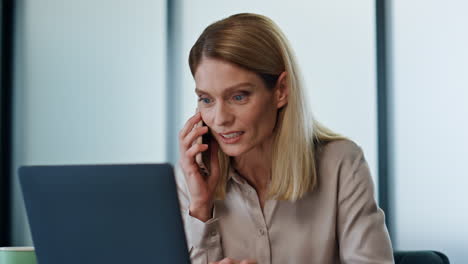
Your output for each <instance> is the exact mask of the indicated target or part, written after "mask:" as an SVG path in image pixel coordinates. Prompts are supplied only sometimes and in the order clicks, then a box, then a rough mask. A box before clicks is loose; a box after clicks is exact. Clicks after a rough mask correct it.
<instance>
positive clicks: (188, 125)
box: [179, 112, 201, 140]
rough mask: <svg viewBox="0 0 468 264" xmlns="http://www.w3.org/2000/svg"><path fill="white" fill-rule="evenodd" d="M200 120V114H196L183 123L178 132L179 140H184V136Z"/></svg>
mask: <svg viewBox="0 0 468 264" xmlns="http://www.w3.org/2000/svg"><path fill="white" fill-rule="evenodd" d="M200 120H201V114H200V112H198V113H196V114H195V115H193V116H192V117H190V118H189V120H187V122H186V123H185V125H184V127H183V128H182V129H181V130H180V132H179V139H180V140H181V139H183V138H185V136H186V135H187V134H188V133H189V132H190V131H191V130H192V129H193V127H194V126H195V124H196V123H198V122H199V121H200Z"/></svg>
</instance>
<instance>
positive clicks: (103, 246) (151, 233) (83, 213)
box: [19, 164, 190, 264]
mask: <svg viewBox="0 0 468 264" xmlns="http://www.w3.org/2000/svg"><path fill="white" fill-rule="evenodd" d="M19 175H20V176H19V177H20V183H21V188H22V191H23V197H24V202H25V205H26V211H27V216H28V220H29V225H30V228H31V234H32V239H33V243H34V246H35V250H36V255H37V259H38V263H39V264H63V263H67V264H75V263H76V264H78V263H79V264H83V263H86V264H104V263H113V264H120V263H122V264H123V263H125V264H128V263H190V259H189V255H188V250H187V245H186V240H185V234H184V228H183V224H182V219H181V214H180V210H179V202H178V197H177V191H176V184H175V179H174V174H173V168H172V167H171V165H169V164H122V165H60V166H25V167H21V168H20V169H19Z"/></svg>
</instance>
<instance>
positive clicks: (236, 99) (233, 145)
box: [195, 57, 286, 157]
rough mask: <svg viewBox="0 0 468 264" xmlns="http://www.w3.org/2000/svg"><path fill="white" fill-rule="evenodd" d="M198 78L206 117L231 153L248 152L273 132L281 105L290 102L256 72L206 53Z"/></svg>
mask: <svg viewBox="0 0 468 264" xmlns="http://www.w3.org/2000/svg"><path fill="white" fill-rule="evenodd" d="M280 79H281V77H280ZM280 81H281V80H280ZM195 82H196V87H197V88H196V89H195V92H196V93H197V95H198V109H199V110H200V112H201V115H202V119H203V121H204V122H205V124H206V125H207V126H208V127H209V128H210V130H211V133H212V135H213V136H214V137H215V138H216V141H217V142H218V143H219V146H220V147H221V149H222V150H223V152H224V153H226V154H227V155H228V156H233V157H235V156H240V155H242V154H245V153H247V152H249V151H250V150H253V149H254V148H256V147H258V146H261V144H262V143H264V142H265V141H266V140H267V139H270V138H271V137H272V136H273V130H274V127H275V124H276V118H277V111H278V108H280V107H282V106H284V105H285V104H286V99H284V98H283V97H282V94H281V92H280V90H281V89H276V88H275V90H273V91H270V90H268V89H267V87H266V86H265V84H264V83H263V81H262V79H261V78H260V77H259V76H258V75H257V74H255V73H254V72H251V71H248V70H246V69H243V68H241V67H239V66H237V65H235V64H232V63H229V62H226V61H223V60H219V59H213V58H206V57H205V58H203V59H202V61H201V63H200V64H199V66H198V68H197V70H196V73H195ZM282 98H283V99H282Z"/></svg>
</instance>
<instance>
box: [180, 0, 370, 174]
mask: <svg viewBox="0 0 468 264" xmlns="http://www.w3.org/2000/svg"><path fill="white" fill-rule="evenodd" d="M176 2H177V5H178V6H177V7H178V8H179V9H180V11H179V14H178V17H180V19H181V21H180V23H181V24H180V30H181V32H180V34H181V36H182V37H181V39H180V44H178V45H180V54H182V56H180V58H179V61H180V65H181V67H180V70H179V71H180V75H181V76H183V79H182V81H181V84H180V87H179V89H180V90H179V94H180V95H181V98H182V100H181V103H180V105H181V106H182V107H183V111H182V116H183V117H182V118H179V119H178V127H179V128H181V127H182V126H183V124H184V123H185V121H186V120H187V119H188V118H189V117H190V116H191V115H193V114H194V110H195V107H196V95H195V93H194V91H193V90H194V89H195V83H194V81H193V78H192V76H191V74H190V69H189V67H188V62H187V61H188V54H189V51H190V48H191V47H192V45H193V44H194V43H195V41H196V39H197V38H198V36H199V35H200V34H201V32H202V31H203V29H204V28H205V27H207V26H208V25H209V24H211V23H213V22H215V21H217V20H220V19H222V18H225V17H227V16H229V15H232V14H235V13H240V12H253V13H260V14H263V15H266V16H268V17H270V18H272V19H273V20H274V21H275V22H276V23H277V24H278V25H279V26H280V28H281V29H282V30H283V31H284V32H285V34H286V36H287V37H288V38H289V40H290V42H291V44H292V47H293V49H294V50H295V53H296V56H297V59H298V64H299V65H300V67H301V70H302V73H303V75H304V79H305V83H306V85H307V89H308V91H307V95H308V97H309V99H310V100H309V101H310V103H311V105H312V107H311V108H312V110H313V112H314V114H315V116H316V117H317V119H318V120H320V121H321V122H322V123H324V124H325V125H327V126H329V127H330V128H332V129H333V130H335V131H337V132H339V133H342V134H344V135H346V136H348V137H350V138H352V139H353V140H355V141H356V142H357V143H358V144H360V145H361V146H362V148H363V149H364V152H365V155H366V158H367V160H368V162H369V166H370V168H371V172H372V175H373V176H374V180H375V181H376V179H377V175H376V172H377V108H376V81H375V78H376V77H375V76H376V69H375V11H374V1H371V0H366V1H358V2H356V1H338V0H332V1H318V0H313V1H310V0H308V1H306V0H294V1H287V2H284V1H267V0H263V1H249V0H239V1H235V2H232V1H219V0H203V1H189V0H178V1H176Z"/></svg>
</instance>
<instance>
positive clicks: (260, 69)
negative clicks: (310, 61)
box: [189, 13, 343, 201]
mask: <svg viewBox="0 0 468 264" xmlns="http://www.w3.org/2000/svg"><path fill="white" fill-rule="evenodd" d="M204 56H205V57H211V58H217V59H222V60H225V61H228V62H231V63H234V64H236V65H238V66H240V67H243V68H245V69H247V70H250V71H253V72H255V73H257V74H258V75H259V76H260V77H261V78H262V79H263V81H264V82H265V84H266V86H267V88H269V89H271V90H272V89H274V87H275V83H276V81H277V79H278V77H279V75H280V74H281V73H282V72H284V71H286V72H287V76H286V82H287V85H288V87H289V95H288V103H287V104H286V105H285V106H284V107H283V108H281V109H279V111H278V120H277V124H276V127H275V131H274V137H275V138H274V143H273V152H272V164H271V168H272V170H271V181H270V184H269V186H268V194H267V196H268V198H275V199H282V200H290V201H295V200H297V199H300V198H301V197H302V196H304V195H305V194H306V193H307V192H308V191H310V190H313V188H314V187H315V185H316V184H317V165H316V157H315V154H316V146H317V145H318V144H320V143H323V142H329V141H333V140H338V139H343V137H342V136H340V135H338V134H336V133H334V132H332V131H331V130H329V129H327V128H326V127H324V126H322V125H321V124H320V123H318V122H317V121H315V120H314V119H313V117H312V116H311V115H310V112H309V110H308V107H307V103H306V100H305V95H304V90H303V86H302V80H301V77H300V73H299V71H298V66H297V64H296V61H295V58H294V54H293V52H292V50H291V49H290V45H289V42H288V40H287V38H286V37H285V36H284V34H283V33H282V32H281V30H280V29H279V27H278V26H277V25H276V24H275V23H274V22H273V21H272V20H271V19H269V18H268V17H265V16H262V15H258V14H251V13H242V14H236V15H232V16H230V17H228V18H225V19H222V20H220V21H217V22H215V23H213V24H211V25H209V26H208V27H207V28H206V29H205V30H204V31H203V32H202V34H201V35H200V37H199V38H198V40H197V41H196V42H195V44H194V45H193V47H192V49H191V50H190V55H189V65H190V70H191V72H192V75H195V72H196V70H197V67H198V65H199V64H200V62H201V59H202V58H203V57H204ZM218 156H219V158H220V159H219V160H220V169H221V177H220V181H219V183H218V186H217V190H216V198H217V199H224V197H225V195H226V186H227V185H226V184H227V180H228V172H229V165H230V160H229V157H228V156H227V155H226V154H224V153H223V152H222V151H221V149H220V150H219V152H218Z"/></svg>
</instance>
